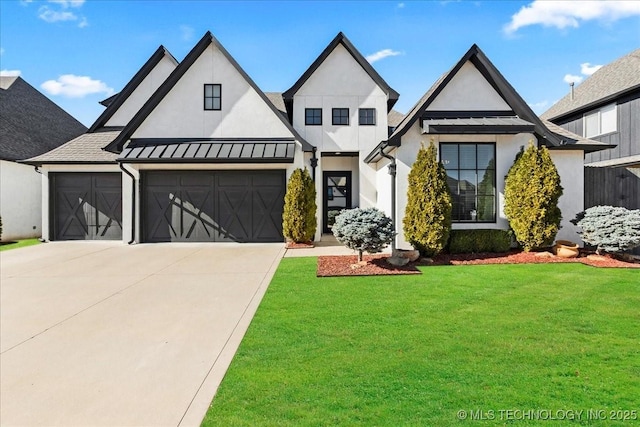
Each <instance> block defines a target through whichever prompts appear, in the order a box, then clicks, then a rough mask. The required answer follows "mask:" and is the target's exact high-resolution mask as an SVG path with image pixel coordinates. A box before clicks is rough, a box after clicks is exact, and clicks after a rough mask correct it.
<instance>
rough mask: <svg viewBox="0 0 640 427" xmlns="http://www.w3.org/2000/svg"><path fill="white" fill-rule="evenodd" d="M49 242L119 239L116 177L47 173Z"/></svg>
mask: <svg viewBox="0 0 640 427" xmlns="http://www.w3.org/2000/svg"><path fill="white" fill-rule="evenodd" d="M49 178H50V183H51V193H50V194H51V209H50V211H51V221H50V224H51V228H52V236H51V238H52V240H119V239H122V175H121V174H120V173H80V172H74V173H51V174H50V175H49Z"/></svg>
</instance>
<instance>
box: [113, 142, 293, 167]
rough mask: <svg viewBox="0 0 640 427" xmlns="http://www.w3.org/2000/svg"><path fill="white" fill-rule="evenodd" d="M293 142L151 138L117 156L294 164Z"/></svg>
mask: <svg viewBox="0 0 640 427" xmlns="http://www.w3.org/2000/svg"><path fill="white" fill-rule="evenodd" d="M294 154H295V141H294V140H293V139H291V140H286V139H279V140H242V139H234V140H229V139H226V140H224V139H223V140H221V139H207V140H198V139H194V140H175V139H169V140H160V141H158V140H153V141H152V142H151V141H136V140H134V141H132V142H131V144H129V145H128V146H127V147H126V148H125V149H124V150H123V151H122V154H121V156H120V157H119V158H118V162H125V163H293V157H294Z"/></svg>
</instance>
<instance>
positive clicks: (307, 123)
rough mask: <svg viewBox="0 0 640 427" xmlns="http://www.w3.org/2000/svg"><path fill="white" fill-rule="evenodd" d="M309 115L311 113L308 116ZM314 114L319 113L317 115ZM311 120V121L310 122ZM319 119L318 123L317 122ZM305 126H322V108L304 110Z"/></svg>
mask: <svg viewBox="0 0 640 427" xmlns="http://www.w3.org/2000/svg"><path fill="white" fill-rule="evenodd" d="M309 113H313V114H312V115H309ZM316 113H320V114H319V115H318V114H316ZM310 119H313V120H310ZM317 119H319V122H317ZM304 124H305V126H322V108H305V109H304Z"/></svg>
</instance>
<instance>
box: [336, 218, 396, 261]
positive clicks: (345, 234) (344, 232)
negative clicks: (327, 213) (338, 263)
mask: <svg viewBox="0 0 640 427" xmlns="http://www.w3.org/2000/svg"><path fill="white" fill-rule="evenodd" d="M331 231H333V235H334V236H336V239H338V241H339V242H340V243H342V244H343V245H345V246H346V247H348V248H350V249H353V250H356V251H358V261H362V253H363V252H364V251H367V252H369V253H377V252H380V251H382V249H384V248H385V246H387V245H388V244H389V243H391V241H392V240H393V238H394V237H395V235H396V233H395V231H394V229H393V223H392V222H391V218H389V217H388V216H386V215H385V214H384V212H382V211H380V210H378V209H376V208H366V209H361V208H355V209H348V210H343V211H342V212H340V215H338V216H337V217H336V222H335V223H334V224H333V227H332V228H331Z"/></svg>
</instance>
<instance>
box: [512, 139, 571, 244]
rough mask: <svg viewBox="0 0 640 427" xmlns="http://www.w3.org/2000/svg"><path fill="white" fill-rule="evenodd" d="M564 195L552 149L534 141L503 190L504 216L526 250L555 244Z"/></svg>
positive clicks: (515, 163) (517, 161)
mask: <svg viewBox="0 0 640 427" xmlns="http://www.w3.org/2000/svg"><path fill="white" fill-rule="evenodd" d="M561 195H562V186H561V185H560V175H559V174H558V170H557V169H556V167H555V165H554V164H553V161H552V160H551V156H550V155H549V150H547V148H546V147H541V148H536V146H535V145H533V142H531V143H530V144H529V146H528V147H527V149H526V150H524V151H520V153H518V155H517V156H516V160H515V162H514V163H513V165H512V166H511V168H510V169H509V173H508V174H507V177H506V181H505V189H504V213H505V215H506V216H507V219H508V220H509V225H510V226H511V229H512V230H513V233H514V235H515V238H516V240H517V241H518V243H520V245H522V247H523V248H524V250H525V251H530V250H531V249H534V248H539V247H544V246H549V245H551V244H552V243H553V241H554V239H555V237H556V234H558V230H559V229H560V221H561V220H562V213H561V212H560V208H558V200H559V199H560V196H561Z"/></svg>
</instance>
